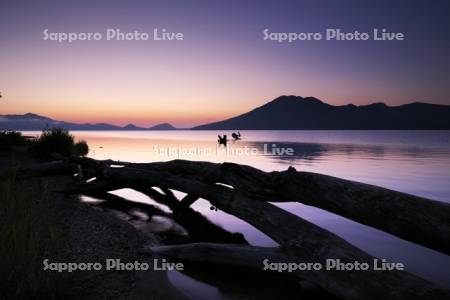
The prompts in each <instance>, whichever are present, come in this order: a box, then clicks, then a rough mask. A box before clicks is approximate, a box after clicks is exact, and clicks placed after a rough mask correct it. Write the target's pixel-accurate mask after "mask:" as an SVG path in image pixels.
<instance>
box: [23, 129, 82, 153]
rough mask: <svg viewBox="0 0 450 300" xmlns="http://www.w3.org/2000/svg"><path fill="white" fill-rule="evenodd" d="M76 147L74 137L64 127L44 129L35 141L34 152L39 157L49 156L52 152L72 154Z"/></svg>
mask: <svg viewBox="0 0 450 300" xmlns="http://www.w3.org/2000/svg"><path fill="white" fill-rule="evenodd" d="M73 149H74V139H73V136H72V135H71V134H70V133H69V131H68V130H66V129H64V128H50V129H44V130H43V131H42V134H41V135H40V136H39V137H37V138H36V139H35V140H34V142H33V147H32V149H31V150H32V152H33V153H34V154H35V155H36V156H37V157H38V158H43V159H46V158H49V157H50V156H51V155H52V153H58V154H61V155H64V156H70V155H72V153H73Z"/></svg>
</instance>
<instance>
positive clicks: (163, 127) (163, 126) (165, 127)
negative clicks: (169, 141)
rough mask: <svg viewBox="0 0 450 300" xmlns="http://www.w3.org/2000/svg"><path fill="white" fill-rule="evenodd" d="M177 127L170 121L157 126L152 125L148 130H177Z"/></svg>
mask: <svg viewBox="0 0 450 300" xmlns="http://www.w3.org/2000/svg"><path fill="white" fill-rule="evenodd" d="M176 129H177V128H175V127H173V126H172V125H170V124H169V123H162V124H158V125H155V126H152V127H150V128H149V129H148V130H176Z"/></svg>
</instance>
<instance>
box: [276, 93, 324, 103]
mask: <svg viewBox="0 0 450 300" xmlns="http://www.w3.org/2000/svg"><path fill="white" fill-rule="evenodd" d="M287 102H293V103H294V102H296V103H298V102H303V103H323V102H322V101H321V100H320V99H317V98H315V97H301V96H295V95H282V96H280V97H277V98H275V99H274V100H272V101H270V102H269V103H287ZM269 103H267V104H269Z"/></svg>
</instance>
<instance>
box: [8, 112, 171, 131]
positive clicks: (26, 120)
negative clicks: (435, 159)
mask: <svg viewBox="0 0 450 300" xmlns="http://www.w3.org/2000/svg"><path fill="white" fill-rule="evenodd" d="M46 127H62V128H65V129H68V130H174V129H176V128H175V127H173V126H172V125H170V124H168V123H164V124H159V125H156V126H153V127H150V128H143V127H138V126H135V125H133V124H128V125H126V126H124V127H120V126H116V125H111V124H107V123H95V124H90V123H84V124H78V123H70V122H64V121H57V120H53V119H50V118H48V117H44V116H40V115H37V114H33V113H27V114H24V115H0V130H42V129H44V128H46ZM162 128H166V129H162Z"/></svg>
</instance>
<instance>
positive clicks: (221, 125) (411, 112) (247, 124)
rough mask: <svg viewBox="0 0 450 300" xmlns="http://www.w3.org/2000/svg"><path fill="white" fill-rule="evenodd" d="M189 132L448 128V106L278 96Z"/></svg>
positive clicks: (449, 115)
mask: <svg viewBox="0 0 450 300" xmlns="http://www.w3.org/2000/svg"><path fill="white" fill-rule="evenodd" d="M192 129H194V130H238V129H240V130H245V129H247V130H296V129H324V130H325V129H328V130H334V129H354V130H358V129H360V130H363V129H450V106H448V105H437V104H428V103H420V102H415V103H411V104H405V105H400V106H387V105H386V104H384V103H373V104H370V105H360V106H356V105H353V104H348V105H341V106H334V105H330V104H327V103H324V102H322V101H321V100H319V99H317V98H314V97H306V98H303V97H299V96H281V97H278V98H276V99H274V100H272V101H270V102H269V103H266V104H265V105H263V106H260V107H258V108H255V109H253V110H252V111H249V112H247V113H244V114H242V115H239V116H237V117H234V118H230V119H227V120H224V121H220V122H215V123H210V124H205V125H201V126H197V127H194V128H192Z"/></svg>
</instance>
